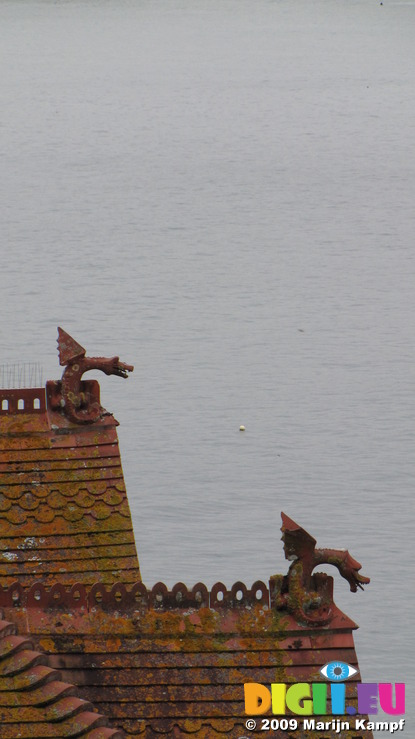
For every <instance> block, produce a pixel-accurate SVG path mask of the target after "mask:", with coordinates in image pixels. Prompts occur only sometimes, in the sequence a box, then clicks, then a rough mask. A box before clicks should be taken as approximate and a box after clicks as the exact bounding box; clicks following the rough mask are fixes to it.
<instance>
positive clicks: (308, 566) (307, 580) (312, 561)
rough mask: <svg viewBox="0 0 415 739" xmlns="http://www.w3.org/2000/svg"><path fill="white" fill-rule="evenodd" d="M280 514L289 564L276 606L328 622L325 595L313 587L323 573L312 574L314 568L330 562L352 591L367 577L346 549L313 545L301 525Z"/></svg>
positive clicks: (314, 621)
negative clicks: (360, 571) (322, 547)
mask: <svg viewBox="0 0 415 739" xmlns="http://www.w3.org/2000/svg"><path fill="white" fill-rule="evenodd" d="M281 518H282V527H281V531H282V541H283V542H284V553H285V558H286V559H288V560H289V561H290V562H292V564H291V565H290V568H289V570H288V574H287V576H286V577H285V578H284V581H285V582H284V586H283V588H282V591H281V593H280V595H279V596H278V597H277V607H278V608H286V609H287V610H288V611H290V612H291V613H293V615H294V616H296V617H297V618H299V619H300V620H301V621H305V622H306V623H310V624H314V625H317V626H323V625H325V624H327V623H329V621H330V620H331V618H332V614H331V608H330V603H329V602H327V598H326V599H325V598H323V597H322V594H321V592H318V591H317V588H316V580H315V578H318V577H320V578H321V577H323V578H324V575H321V574H320V573H318V575H315V576H313V570H314V568H315V567H317V566H318V565H321V564H330V565H334V566H335V567H337V569H338V571H339V572H340V574H341V576H342V577H344V578H345V580H347V582H348V583H349V585H350V590H351V591H352V592H353V593H355V592H356V591H357V589H358V588H361V589H362V590H363V585H365V584H367V583H369V582H370V579H369V578H368V577H364V576H363V575H360V574H359V570H360V569H361V566H362V565H361V564H360V562H357V560H355V559H353V557H352V556H351V555H350V554H349V552H348V551H347V550H346V549H317V548H316V540H315V539H314V537H312V536H311V535H310V534H309V533H308V532H307V531H305V529H303V528H302V527H301V526H299V525H298V524H297V523H295V521H293V520H292V519H291V518H289V516H287V515H286V514H285V513H281ZM271 580H272V578H271Z"/></svg>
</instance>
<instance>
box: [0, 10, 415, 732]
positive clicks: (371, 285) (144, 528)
mask: <svg viewBox="0 0 415 739" xmlns="http://www.w3.org/2000/svg"><path fill="white" fill-rule="evenodd" d="M414 36H415V3H414V2H412V1H408V2H398V1H392V0H384V2H383V5H380V4H379V2H376V1H375V0H373V1H372V0H360V1H359V2H354V1H353V0H351V1H350V0H348V1H347V2H345V1H343V0H337V1H336V2H335V1H334V0H324V1H323V0H316V1H315V2H310V1H309V2H303V1H302V0H291V2H288V0H278V1H275V0H269V1H267V0H255V2H248V1H247V0H238V1H236V0H225V1H224V2H223V1H221V2H219V1H216V0H209V2H207V0H198V1H197V2H190V0H182V2H176V3H168V2H157V0H156V1H154V0H153V1H152V2H150V1H148V2H139V1H138V0H137V1H135V2H128V1H127V0H121V1H120V0H117V2H115V0H107V1H102V2H86V1H85V2H75V1H74V2H72V1H67V2H59V3H54V2H49V1H45V2H38V1H37V0H30V2H29V1H27V2H26V1H25V0H19V2H17V1H13V2H10V1H7V0H6V1H4V0H3V2H0V41H1V43H0V57H1V69H2V73H1V77H0V111H1V115H0V137H1V147H0V156H1V172H2V176H1V178H0V190H1V214H2V217H1V226H0V228H1V235H2V238H1V245H2V271H1V288H2V289H1V293H0V305H1V313H0V322H1V324H0V325H1V332H0V347H1V361H4V362H13V361H16V360H26V361H30V360H32V361H39V360H40V361H42V362H43V366H44V379H45V380H46V379H47V378H55V377H58V376H59V375H60V371H59V367H58V362H57V354H56V352H55V338H56V326H57V325H62V326H63V327H64V328H65V329H66V330H67V331H68V332H69V333H71V334H72V335H73V336H74V337H75V338H76V339H78V341H79V342H80V343H81V344H82V345H84V346H86V347H87V348H88V353H89V354H90V355H91V354H92V355H93V354H95V355H97V354H98V355H100V354H101V355H102V354H106V355H112V354H114V353H118V354H120V356H121V359H123V360H124V361H127V362H131V363H134V364H135V366H136V369H135V372H134V374H133V375H132V376H131V378H130V379H129V380H128V383H124V382H121V381H119V380H118V379H116V378H101V377H100V378H99V379H100V382H101V387H102V398H103V403H104V405H105V406H106V407H107V408H109V409H110V410H112V411H114V412H115V414H116V416H117V418H118V419H119V420H120V422H121V427H120V442H121V449H122V453H123V464H124V472H125V477H126V482H127V488H128V491H129V497H130V504H131V509H132V514H133V520H134V527H135V532H136V539H137V547H138V553H139V557H140V562H141V568H142V573H143V578H144V581H145V582H146V583H147V584H149V585H151V584H152V583H154V582H156V581H157V580H160V579H161V580H164V581H165V582H166V583H167V584H169V585H172V584H173V583H174V582H176V581H178V580H183V581H185V582H186V583H188V584H189V585H192V584H193V583H195V582H197V581H198V580H202V581H205V582H206V583H207V584H208V585H211V584H213V583H214V582H215V581H217V580H223V581H224V582H225V583H226V584H228V585H231V584H232V583H233V582H234V581H235V580H238V579H242V580H244V581H246V582H247V583H248V584H249V585H250V584H251V583H252V582H253V581H254V580H256V579H258V578H260V579H263V580H267V579H268V577H269V575H270V574H272V573H274V572H286V570H287V563H286V562H285V560H284V559H283V552H282V546H281V542H280V541H279V539H280V531H279V527H280V511H281V510H284V511H285V512H286V513H287V514H288V515H290V516H291V517H292V518H294V519H295V520H296V521H298V522H299V523H300V524H301V525H303V526H304V527H305V528H306V529H308V530H309V531H310V532H311V533H312V534H313V535H314V536H315V537H316V538H317V540H318V542H319V544H320V545H322V546H335V547H339V548H343V547H347V548H349V549H350V551H351V552H352V554H353V555H354V556H355V557H356V558H358V559H359V560H360V561H361V562H362V563H363V569H362V572H363V573H364V574H367V575H369V576H370V577H371V578H372V582H371V584H370V585H369V586H368V587H367V589H366V590H365V592H364V593H362V592H359V593H358V594H356V595H353V594H350V593H349V591H348V587H347V584H346V583H345V582H344V581H342V580H340V579H339V578H337V577H336V585H335V588H336V593H335V597H336V601H337V603H338V604H339V605H340V607H342V608H343V609H344V610H345V611H346V612H347V613H348V614H349V615H350V616H351V617H352V618H354V619H355V620H356V621H357V622H358V623H359V624H360V627H361V628H360V631H359V632H358V634H357V637H356V641H357V648H358V654H359V660H360V665H361V671H362V675H363V679H364V680H365V681H366V682H368V681H375V682H382V681H383V682H388V681H392V682H398V681H404V680H406V681H407V682H408V683H409V682H410V681H411V680H413V678H414V650H413V644H414V640H413V611H414V607H415V597H414V585H413V583H414V576H413V558H412V550H413V547H412V546H411V544H412V542H413V531H414V503H413V496H414V483H415V464H414V419H415V370H414V368H415V342H414V323H415V319H414V316H415V290H414V286H415V249H414V233H415V216H414V213H415V211H414V196H415V123H414V122H415V45H414ZM241 424H244V425H245V427H246V431H245V433H241V432H239V426H240V425H241ZM412 684H413V683H412ZM411 695H412V696H413V689H412V692H411V688H408V704H410V703H411V702H412V704H413V703H414V701H413V698H411ZM411 721H412V727H413V726H414V716H413V714H412V715H411V713H410V707H409V706H408V714H407V723H408V726H407V733H408V734H409V736H410V726H411Z"/></svg>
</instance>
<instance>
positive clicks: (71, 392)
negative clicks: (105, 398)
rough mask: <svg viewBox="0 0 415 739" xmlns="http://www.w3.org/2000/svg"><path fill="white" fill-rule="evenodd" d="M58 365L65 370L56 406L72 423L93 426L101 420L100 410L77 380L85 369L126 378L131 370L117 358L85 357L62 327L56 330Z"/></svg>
mask: <svg viewBox="0 0 415 739" xmlns="http://www.w3.org/2000/svg"><path fill="white" fill-rule="evenodd" d="M58 351H59V363H60V364H61V365H62V366H64V367H65V370H64V372H63V375H62V380H61V398H60V402H59V405H60V406H61V407H62V408H63V409H64V413H65V415H66V416H67V417H68V418H69V419H70V420H71V421H73V422H74V423H94V422H95V421H98V420H99V418H100V417H101V413H102V408H101V406H100V404H99V403H98V402H97V400H96V398H94V397H92V396H91V394H90V393H88V392H85V391H84V389H83V387H82V385H81V378H82V375H83V374H84V372H87V371H88V370H94V369H95V370H101V372H105V374H106V375H117V376H118V377H124V378H127V377H128V373H129V372H132V371H133V370H134V367H133V366H132V365H130V364H124V363H123V362H120V360H119V357H111V358H106V357H86V356H85V354H86V350H85V349H84V348H83V347H82V346H81V345H80V344H78V343H77V342H76V341H75V339H73V338H72V336H70V335H69V334H68V333H67V332H66V331H64V330H63V329H62V328H60V327H59V328H58Z"/></svg>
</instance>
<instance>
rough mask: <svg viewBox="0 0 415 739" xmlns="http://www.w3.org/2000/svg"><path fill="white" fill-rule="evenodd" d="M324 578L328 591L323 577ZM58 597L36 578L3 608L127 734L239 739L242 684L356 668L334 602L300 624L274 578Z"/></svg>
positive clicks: (352, 694) (350, 692) (347, 630)
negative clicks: (327, 614)
mask: <svg viewBox="0 0 415 739" xmlns="http://www.w3.org/2000/svg"><path fill="white" fill-rule="evenodd" d="M322 580H323V581H324V588H325V589H327V588H329V589H330V588H331V586H332V578H328V577H324V575H323V576H322ZM59 592H60V595H61V598H60V602H59V606H56V605H55V607H53V603H54V593H53V591H51V590H48V589H46V588H44V587H42V585H40V584H35V585H33V587H32V588H31V589H30V591H23V590H21V599H20V601H18V602H17V601H16V600H15V601H14V605H12V602H13V600H12V597H11V594H10V591H3V592H1V593H0V605H2V607H3V608H4V610H5V613H6V615H8V614H9V613H12V615H13V617H14V619H15V620H16V621H17V622H18V623H19V624H20V627H21V629H27V630H28V631H30V633H31V635H32V638H33V639H34V640H35V643H36V646H37V648H39V649H43V650H45V651H47V652H48V654H49V655H50V664H51V665H52V666H54V667H55V668H56V669H59V670H60V671H61V672H62V674H63V676H64V679H65V680H67V681H68V682H74V683H76V684H77V685H78V693H79V695H81V696H82V697H83V698H84V699H85V700H86V701H90V702H91V703H93V704H94V705H95V706H96V707H97V708H98V710H99V711H100V712H101V713H103V714H105V715H107V716H108V717H110V720H111V725H112V726H114V727H120V728H122V729H123V730H124V731H125V733H126V736H127V737H128V739H133V738H135V737H137V738H138V737H140V739H144V738H147V737H148V738H150V737H156V736H166V737H176V736H179V737H180V736H182V737H185V736H189V737H194V738H195V739H208V738H209V739H210V738H211V737H212V738H213V737H215V738H217V739H224V738H225V736H226V737H231V738H232V737H235V739H236V738H239V737H241V736H244V724H245V720H246V715H245V711H244V683H246V682H259V683H262V684H265V685H267V684H270V683H272V682H286V683H293V682H319V681H320V682H324V681H323V678H322V677H321V675H320V673H319V670H320V668H321V667H322V666H323V665H324V664H326V663H327V662H330V661H331V660H332V659H336V660H342V661H344V662H346V663H348V664H351V665H352V666H354V667H357V668H358V663H357V657H356V652H355V647H354V641H353V630H354V629H355V628H357V627H356V624H355V623H353V621H351V620H350V619H349V618H348V617H347V616H345V615H344V614H343V613H342V612H341V611H339V610H338V609H337V608H336V606H334V605H333V609H332V620H331V623H330V625H329V626H327V627H323V628H321V627H319V628H315V627H310V626H308V627H307V626H305V625H304V624H299V623H298V622H297V621H296V620H295V618H294V617H293V616H291V615H290V614H288V613H285V612H281V611H278V610H276V608H275V600H276V598H277V596H278V593H277V592H276V591H275V582H274V581H273V582H272V584H271V589H269V588H268V587H267V586H266V585H265V584H264V583H263V582H259V581H258V582H256V583H254V585H253V586H252V587H251V588H250V589H247V588H246V586H245V585H244V584H243V583H241V582H239V583H236V584H235V585H234V586H233V587H232V588H231V589H230V590H227V589H226V587H225V586H224V585H223V584H222V583H217V584H216V585H215V586H214V587H213V588H212V590H211V591H208V590H207V588H206V587H205V586H204V585H202V584H201V583H199V584H198V585H196V586H195V587H194V588H193V589H192V591H190V592H189V591H188V590H187V588H186V587H185V586H184V585H183V584H182V583H179V584H177V585H176V586H175V587H174V588H173V589H172V591H168V590H167V588H166V586H165V585H163V584H162V583H158V584H157V585H155V586H154V587H153V588H152V589H151V590H148V589H147V588H145V586H144V585H143V584H142V583H138V584H137V585H136V586H135V587H134V588H131V589H126V588H125V587H123V586H122V585H120V586H114V587H113V588H112V589H107V588H105V587H104V586H95V587H94V588H92V589H91V590H90V591H89V592H87V591H86V590H85V589H84V590H83V591H82V597H81V598H80V599H78V600H77V601H76V604H77V605H76V607H74V601H73V592H72V593H70V592H69V591H68V592H67V591H65V589H64V588H61V589H60V590H59ZM357 681H360V676H359V674H356V676H355V677H354V678H352V679H351V680H348V681H347V696H348V703H350V704H356V684H357ZM327 720H329V717H328V718H327ZM283 736H284V737H287V735H286V733H284V734H283ZM310 736H313V734H310ZM315 736H317V734H315ZM335 736H338V734H337V733H335V732H332V733H330V732H327V733H325V734H323V735H322V734H321V732H319V733H318V737H319V739H326V737H335ZM347 736H348V739H352V737H353V738H355V739H358V738H361V739H363V738H365V739H369V737H372V734H371V732H354V731H350V732H349V733H348V735H347Z"/></svg>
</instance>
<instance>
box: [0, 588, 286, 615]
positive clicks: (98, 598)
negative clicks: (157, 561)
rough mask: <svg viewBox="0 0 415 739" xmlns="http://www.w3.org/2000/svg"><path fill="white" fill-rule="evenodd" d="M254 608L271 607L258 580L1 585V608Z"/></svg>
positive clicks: (268, 596)
mask: <svg viewBox="0 0 415 739" xmlns="http://www.w3.org/2000/svg"><path fill="white" fill-rule="evenodd" d="M254 605H262V606H265V607H266V608H269V607H271V605H272V603H271V596H270V590H269V588H267V586H266V585H265V583H263V582H262V581H261V580H257V581H256V582H255V583H254V584H253V585H252V586H251V588H247V587H246V585H245V584H244V583H242V582H236V583H235V584H234V585H233V586H232V587H231V588H230V589H229V590H228V589H227V588H226V586H225V585H224V584H223V583H221V582H218V583H215V585H213V587H212V588H211V590H208V588H207V587H206V585H204V584H203V583H197V584H196V585H194V587H193V588H192V589H191V590H189V589H188V588H187V587H186V585H184V583H181V582H180V583H176V585H174V586H173V588H172V589H171V590H169V589H168V588H167V586H166V585H165V584H164V583H162V582H158V583H156V584H155V585H153V587H152V588H151V589H150V588H147V587H146V586H145V585H144V583H142V582H138V583H136V584H135V585H133V586H132V587H131V588H130V589H128V588H127V587H126V586H125V585H124V583H122V582H120V583H116V584H115V585H113V586H112V587H111V588H108V589H107V588H106V587H105V585H104V584H102V583H95V584H94V585H93V586H92V587H91V588H89V589H87V588H86V587H85V586H84V585H83V583H75V584H74V585H72V587H70V588H68V587H65V585H64V584H62V583H55V584H54V585H52V587H50V588H47V587H46V586H45V585H44V584H43V583H42V582H40V581H39V582H34V583H33V584H32V585H31V586H30V587H29V588H27V589H25V588H23V587H22V585H21V584H20V583H19V582H15V583H12V584H11V585H10V586H9V587H4V588H3V587H2V586H1V585H0V608H46V609H49V608H50V609H52V608H65V609H74V608H75V609H76V608H84V609H87V610H88V611H89V610H91V609H93V608H97V607H98V608H107V609H109V610H114V611H115V610H120V609H122V610H125V611H133V610H140V609H142V608H151V609H155V610H157V609H163V610H172V609H177V608H178V609H182V610H183V609H186V608H193V609H198V608H211V609H218V608H227V609H233V608H251V607H252V606H254Z"/></svg>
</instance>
